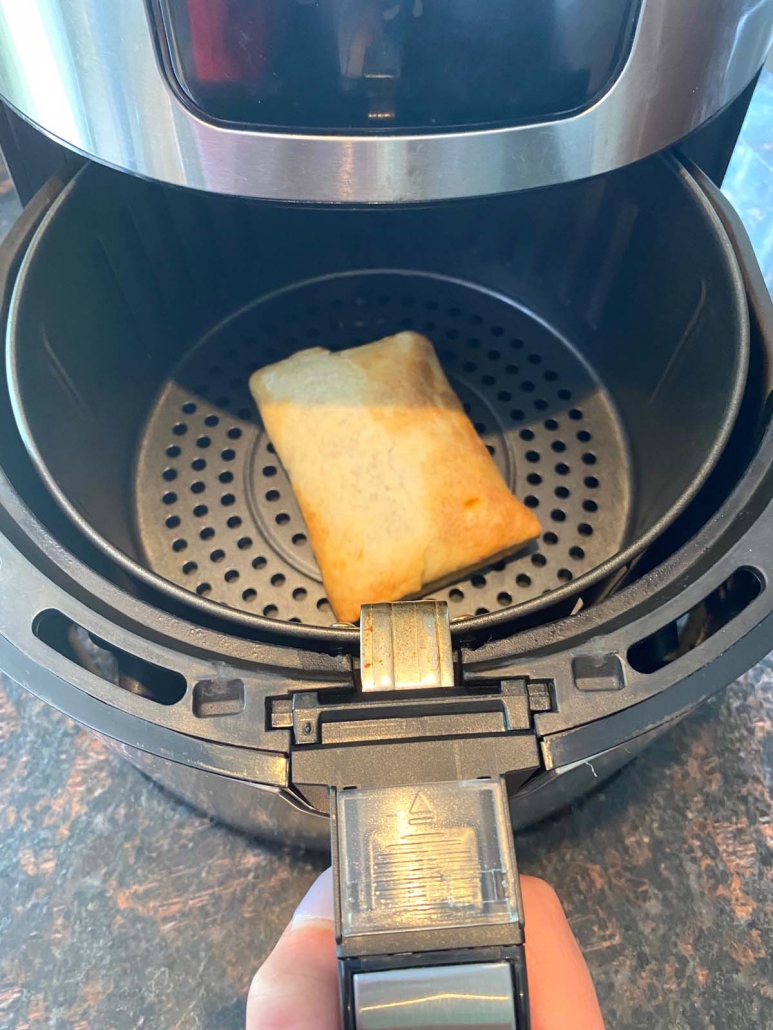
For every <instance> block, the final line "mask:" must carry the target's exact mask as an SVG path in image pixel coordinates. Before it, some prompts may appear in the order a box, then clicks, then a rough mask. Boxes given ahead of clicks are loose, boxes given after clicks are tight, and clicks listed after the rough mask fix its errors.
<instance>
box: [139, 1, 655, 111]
mask: <svg viewBox="0 0 773 1030" xmlns="http://www.w3.org/2000/svg"><path fill="white" fill-rule="evenodd" d="M638 6H639V4H638V0H604V2H603V3H580V4H577V3H573V4H565V3H561V2H560V0H544V2H542V3H535V2H527V3H512V2H511V0H489V2H488V3H486V4H475V3H470V2H469V0H444V2H442V3H437V2H435V0H409V2H407V3H399V2H398V3H392V2H391V0H316V2H314V0H312V2H309V0H159V8H160V20H161V23H162V27H161V30H160V33H159V36H160V38H161V39H162V40H164V41H165V42H166V43H168V45H169V54H170V56H171V65H172V67H173V69H174V74H175V75H176V77H177V79H178V81H179V83H180V85H181V87H182V89H183V90H184V91H185V92H186V93H187V95H188V96H189V98H190V99H191V101H192V102H193V103H194V104H195V105H196V106H197V107H198V108H199V109H200V110H201V111H203V112H204V113H205V114H207V115H209V116H210V117H214V118H217V119H219V120H223V121H229V122H237V123H243V124H248V125H251V126H256V125H259V126H267V127H271V128H284V129H298V128H314V129H323V130H332V131H336V130H352V129H356V130H358V131H363V130H365V131H372V130H382V131H383V130H384V129H387V130H388V129H390V128H392V129H406V128H409V129H415V128H420V129H430V130H438V129H443V128H448V127H460V126H473V125H476V126H477V125H491V124H502V123H508V124H511V123H514V122H521V121H537V120H543V119H545V118H554V117H557V116H560V115H564V114H567V113H569V112H572V111H576V110H578V109H580V108H582V107H584V106H586V105H587V104H589V103H590V102H591V101H592V100H593V99H595V98H596V97H598V96H599V95H600V94H601V93H602V92H603V91H604V90H605V89H606V88H608V86H609V84H610V83H611V82H612V81H613V79H614V76H615V74H616V71H617V69H618V67H619V65H620V63H621V59H622V57H623V56H624V54H625V53H626V52H627V49H628V46H629V44H630V40H631V37H632V34H633V28H634V24H635V15H636V11H637V9H638Z"/></svg>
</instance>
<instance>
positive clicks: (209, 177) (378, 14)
mask: <svg viewBox="0 0 773 1030" xmlns="http://www.w3.org/2000/svg"><path fill="white" fill-rule="evenodd" d="M772 31H773V3H771V2H770V0H762V2H758V0H605V2H604V3H599V2H598V0H578V2H566V0H546V2H545V3H540V4H536V3H530V4H512V3H506V2H504V0H495V2H491V3H487V4H469V3H466V2H463V0H445V2H442V3H441V2H439V0H412V2H406V3H397V4H393V3H391V0H390V2H387V0H321V2H319V3H306V2H304V0H259V2H256V0H228V2H226V0H217V2H212V0H123V2H122V3H121V4H120V7H119V8H116V5H115V4H114V3H113V2H112V0H95V2H93V3H90V4H89V5H88V9H84V7H83V5H82V4H81V3H80V2H78V0H29V2H28V3H25V4H24V5H23V7H20V5H19V4H18V3H17V2H16V0H3V2H2V3H0V95H2V96H3V97H4V99H5V100H6V101H7V102H8V103H9V104H10V105H11V106H12V107H13V108H14V109H15V110H16V111H18V112H20V113H21V114H22V115H23V116H24V117H25V118H27V119H29V120H30V121H31V122H33V123H34V124H35V125H37V126H39V127H40V128H41V129H42V130H43V131H44V132H46V133H47V134H49V135H50V136H52V137H53V138H55V139H57V140H59V141H60V142H62V143H64V144H66V145H67V146H69V147H72V148H73V149H75V150H77V151H78V152H80V153H81V154H84V155H87V156H90V157H94V158H96V159H97V160H98V161H101V162H103V163H105V164H108V165H112V166H113V167H115V168H120V169H123V170H125V171H129V172H133V173H136V174H138V175H142V176H146V177H149V178H153V179H159V180H162V181H164V182H168V183H173V184H175V185H180V186H189V187H193V188H195V189H201V190H208V191H213V192H220V193H231V194H237V195H240V196H250V197H261V198H267V199H273V200H292V201H312V202H333V203H386V202H398V203H400V202H416V201H428V200H442V199H448V198H452V197H470V196H481V195H486V194H495V193H504V192H508V191H512V190H519V189H528V188H533V187H537V186H547V185H551V184H554V183H557V182H564V181H567V180H570V179H578V178H584V177H586V176H590V175H598V174H600V173H603V172H608V171H610V170H612V169H614V168H618V167H621V166H622V165H625V164H629V163H631V162H632V161H636V160H639V159H640V158H642V157H645V156H646V155H648V154H651V153H653V152H654V151H657V150H661V149H663V148H664V147H666V146H669V145H670V144H672V143H674V142H675V141H676V140H678V139H680V138H682V137H684V136H686V135H687V134H688V133H690V132H691V131H692V130H693V129H695V128H697V127H698V126H699V125H701V124H703V123H704V122H705V121H706V120H707V119H709V118H710V117H711V116H712V115H714V114H716V113H717V112H718V111H720V110H721V109H722V108H723V107H724V106H725V105H727V104H728V103H729V102H730V101H732V100H733V99H734V98H735V97H736V96H737V95H738V94H739V93H740V92H741V91H742V90H743V88H744V86H746V84H747V83H748V82H749V81H750V80H751V78H752V77H753V76H754V74H755V73H756V71H757V70H758V69H759V67H760V66H761V64H762V62H763V60H764V58H765V54H766V53H767V51H768V49H769V46H770V42H771V33H772Z"/></svg>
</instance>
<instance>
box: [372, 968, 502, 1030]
mask: <svg viewBox="0 0 773 1030" xmlns="http://www.w3.org/2000/svg"><path fill="white" fill-rule="evenodd" d="M354 1001H355V1011H356V1019H357V1028H358V1030H406V1028H408V1027H416V1028H417V1030H418V1028H421V1027H425V1028H426V1030H430V1028H437V1027H441V1026H442V1027H448V1028H449V1030H468V1028H469V1030H472V1028H473V1027H477V1028H480V1027H486V1028H487V1030H520V1028H519V1026H518V1023H517V1022H516V1016H515V1000H514V997H513V980H512V973H511V969H510V966H509V964H508V963H507V962H488V963H477V964H476V963H470V964H468V965H458V966H437V967H435V968H434V969H392V970H386V971H384V972H379V973H361V974H360V975H358V976H356V977H355V985H354Z"/></svg>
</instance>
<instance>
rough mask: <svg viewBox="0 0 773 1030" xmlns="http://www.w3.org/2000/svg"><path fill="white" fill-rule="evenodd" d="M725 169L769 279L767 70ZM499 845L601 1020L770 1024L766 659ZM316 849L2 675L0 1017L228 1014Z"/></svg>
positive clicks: (628, 1027)
mask: <svg viewBox="0 0 773 1030" xmlns="http://www.w3.org/2000/svg"><path fill="white" fill-rule="evenodd" d="M725 191H726V192H727V194H728V195H729V196H730V198H731V200H732V201H733V202H734V203H735V204H736V206H737V207H738V209H739V210H740V212H741V215H742V217H743V219H744V221H745V223H746V225H747V228H748V229H749V231H750V235H751V237H752V242H753V243H754V245H755V249H756V251H757V254H758V257H759V258H760V262H761V265H762V267H763V272H764V273H765V275H766V279H767V281H768V283H769V285H771V286H773V75H772V74H771V73H770V72H768V71H765V72H764V73H763V76H762V78H761V81H760V86H759V88H758V90H757V94H756V95H755V99H754V102H753V104H752V107H751V109H750V112H749V117H748V119H747V123H746V125H745V126H744V132H743V134H742V137H741V140H740V143H739V147H738V148H737V150H736V154H735V156H734V159H733V163H732V165H731V167H730V170H729V172H728V177H727V180H726V184H725ZM14 203H15V201H14V200H13V198H9V199H7V200H2V201H0V231H1V229H2V225H4V224H8V223H9V222H10V220H11V219H12V217H13V216H14V211H15V209H14V207H13V205H14ZM517 846H518V853H519V858H520V863H521V868H522V870H523V871H524V872H528V873H532V874H535V875H538V876H543V877H545V878H546V879H547V880H549V881H550V882H551V883H552V884H553V885H554V887H555V888H556V890H557V891H558V893H559V895H560V896H561V898H562V900H563V902H564V905H565V907H566V910H567V913H568V915H569V919H570V922H571V925H572V927H573V929H574V931H575V933H576V935H577V937H578V939H579V941H580V944H581V946H582V948H583V950H584V952H585V955H586V958H587V960H588V964H589V966H590V968H591V972H592V974H593V977H594V979H595V982H596V986H597V988H598V993H599V997H600V999H601V1004H602V1008H603V1011H604V1014H605V1017H606V1021H607V1027H608V1030H748V1028H749V1027H763V1028H773V660H771V659H770V658H769V659H768V660H766V661H765V662H763V663H762V664H760V665H759V666H758V667H757V668H756V669H754V670H753V671H752V672H751V673H749V674H748V675H747V676H745V677H744V678H743V679H742V680H740V681H739V682H738V683H736V684H734V685H733V686H732V687H730V688H729V689H728V690H726V691H723V692H722V693H721V694H720V695H718V696H717V697H716V698H715V699H714V700H712V701H711V702H709V703H708V704H706V705H705V706H704V707H703V708H701V709H700V710H699V711H697V712H695V713H694V714H692V715H691V716H690V717H689V718H688V719H686V720H685V721H684V722H683V723H682V724H681V725H679V726H678V727H677V728H676V729H674V730H672V731H671V732H670V733H669V735H668V736H666V737H663V738H661V739H660V740H659V741H657V742H656V743H655V744H653V745H652V747H651V748H650V749H649V750H648V751H647V752H645V753H644V755H643V756H642V757H640V758H639V759H637V760H636V761H635V762H634V763H633V764H632V765H631V766H629V767H628V768H627V769H625V770H624V771H623V772H622V773H620V774H619V775H618V776H617V777H616V778H615V779H614V780H613V781H612V782H610V783H609V784H606V785H604V786H603V787H601V788H600V789H599V790H598V791H597V792H596V793H595V794H593V795H592V796H590V797H588V798H586V799H585V800H584V801H582V802H581V803H579V804H576V805H574V806H573V807H572V808H571V809H568V810H566V811H564V812H562V813H560V814H559V815H557V816H556V817H554V818H553V819H551V820H550V821H548V822H546V823H543V824H541V825H540V826H537V827H534V828H533V829H531V830H529V831H528V832H526V833H524V834H522V835H521V836H520V837H519V839H518V842H517ZM324 864H325V862H324V859H323V858H322V857H320V856H310V855H304V854H301V853H298V852H292V851H288V850H282V849H277V848H271V847H267V846H266V845H264V844H261V843H259V842H257V841H254V840H250V839H247V838H245V837H242V836H239V835H238V834H235V833H233V832H231V831H229V830H228V829H226V828H224V827H222V826H218V825H216V824H214V823H212V822H211V821H209V820H208V819H206V818H204V817H202V816H200V815H198V814H197V813H195V812H193V811H192V810H191V809H189V808H187V807H186V806H184V805H182V804H180V803H178V802H177V801H176V800H175V799H173V798H171V797H170V796H169V795H167V794H165V793H164V792H163V791H162V790H160V789H159V788H158V787H156V786H155V785H154V784H153V783H151V782H150V781H149V780H147V779H145V778H144V777H143V776H142V775H141V774H140V773H138V772H137V771H136V770H135V769H134V768H132V767H131V766H129V765H128V764H127V763H125V762H124V761H122V760H121V759H119V758H116V757H115V756H114V755H112V754H111V753H110V752H108V751H107V750H106V749H105V747H104V746H103V745H102V744H101V743H100V742H99V741H98V740H96V738H94V737H93V736H91V735H90V734H89V733H88V732H86V731H84V730H81V729H79V728H78V727H77V726H75V725H73V724H72V723H71V722H70V721H69V720H67V719H65V718H64V717H62V716H61V715H59V714H58V713H56V712H55V711H53V710H52V709H50V708H47V707H45V706H44V705H42V704H41V703H40V702H38V701H37V700H35V699H34V698H33V697H32V696H30V695H28V694H26V693H25V692H24V691H22V690H21V689H20V688H18V687H17V686H15V685H13V684H11V683H9V682H8V681H6V680H2V678H0V1028H1V1030H6V1028H8V1030H10V1028H14V1030H42V1028H46V1030H48V1028H52V1030H134V1028H139V1027H145V1028H153V1030H236V1028H241V1027H242V1026H243V1020H244V999H245V994H246V990H247V986H248V983H249V980H250V977H251V976H252V973H253V972H254V970H255V968H256V967H257V965H258V964H259V963H260V961H261V960H262V959H263V957H264V956H265V955H266V954H267V952H268V950H269V949H270V947H271V945H272V943H273V942H274V941H275V940H276V938H277V937H278V935H279V934H280V932H281V930H282V928H283V926H284V924H285V923H286V921H287V919H288V918H289V916H290V914H291V912H292V910H293V907H294V905H295V903H296V901H297V900H298V899H299V898H300V896H301V895H302V893H303V892H304V890H305V889H306V887H308V885H309V884H310V883H311V881H312V880H313V879H314V877H315V875H316V874H317V873H318V872H319V871H320V870H321V869H322V868H323V866H324ZM567 1030H581V1028H567Z"/></svg>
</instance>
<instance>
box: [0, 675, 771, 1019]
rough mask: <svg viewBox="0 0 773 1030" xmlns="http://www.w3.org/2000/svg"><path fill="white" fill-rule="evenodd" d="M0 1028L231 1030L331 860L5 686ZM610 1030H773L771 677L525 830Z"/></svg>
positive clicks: (697, 717) (532, 860)
mask: <svg viewBox="0 0 773 1030" xmlns="http://www.w3.org/2000/svg"><path fill="white" fill-rule="evenodd" d="M0 842H1V844H0V884H1V885H2V895H1V897H2V902H0V941H1V942H2V943H0V1027H3V1028H5V1027H8V1028H11V1027H13V1028H15V1030H42V1028H46V1030H48V1028H54V1030H129V1028H135V1027H152V1028H154V1030H177V1028H179V1030H204V1028H206V1030H210V1028H211V1030H236V1028H241V1027H242V1026H243V1020H244V999H245V994H246V990H247V986H248V984H249V981H250V978H251V976H252V973H253V972H254V970H255V968H256V967H257V965H258V964H259V963H260V961H261V960H262V959H263V958H264V956H265V955H266V954H267V952H268V951H269V949H270V948H271V946H272V944H273V942H274V941H275V940H276V938H277V937H278V935H279V934H280V933H281V931H282V929H283V927H284V925H285V923H286V921H287V919H288V918H289V916H290V914H291V912H292V910H293V907H294V905H295V903H296V901H297V900H298V899H299V898H300V896H301V895H302V893H303V892H304V890H305V889H306V887H308V885H309V884H310V883H311V881H312V880H313V878H314V877H315V875H316V874H317V873H318V872H319V871H320V870H321V869H322V868H324V866H325V864H326V860H325V858H324V857H322V856H319V855H309V854H303V853H300V852H296V851H292V850H289V849H281V848H275V847H270V846H266V845H264V844H261V843H260V842H257V841H254V840H250V839H248V838H246V837H243V836H240V835H238V834H236V833H233V832H232V831H230V830H228V829H226V828H225V827H222V826H219V825H217V824H215V823H213V822H211V821H210V820H209V819H207V818H205V817H203V816H200V815H198V814H197V813H196V812H194V811H192V810H191V809H190V808H188V807H186V806H185V805H183V804H180V803H179V802H177V801H176V800H175V799H174V798H172V797H170V796H169V795H168V794H166V793H165V792H164V791H162V790H161V789H160V788H158V787H157V786H155V785H154V784H153V783H151V782H150V781H149V780H147V779H146V778H145V777H144V776H142V774H141V773H139V772H137V771H136V770H135V769H134V768H133V767H132V766H130V765H129V764H128V763H126V762H124V761H123V760H122V759H120V758H117V757H115V756H114V755H113V754H112V753H110V752H109V751H107V749H106V748H105V747H104V745H103V744H102V743H101V742H100V741H99V740H97V739H96V738H95V737H94V736H93V735H92V734H91V733H89V732H88V731H86V730H83V729H80V728H79V727H78V726H76V725H74V724H73V723H72V722H70V721H69V720H68V719H66V718H65V717H63V716H62V715H60V714H59V713H57V712H55V711H53V710H52V709H51V708H48V707H47V706H45V705H43V704H42V703H40V702H39V701H37V700H36V699H35V698H33V697H32V696H31V695H29V694H27V693H26V692H24V691H23V690H22V689H21V688H19V687H17V686H16V685H15V684H11V683H9V682H8V681H2V684H1V686H0ZM517 850H518V855H519V859H520V863H521V868H522V871H524V872H528V873H532V874H535V875H537V876H543V877H545V879H547V880H549V881H550V882H551V883H552V884H553V885H554V887H555V888H556V890H557V891H558V893H559V895H560V896H561V899H562V900H563V902H564V905H565V907H566V909H567V913H568V915H569V920H570V923H571V925H572V927H573V929H574V932H575V933H576V935H577V937H578V939H579V941H580V944H581V946H582V948H583V951H584V952H585V955H586V958H587V960H588V963H589V965H590V968H591V972H592V974H593V977H594V979H595V982H596V986H597V989H598V992H599V997H600V1000H601V1005H602V1008H603V1011H604V1014H605V1017H606V1021H607V1027H608V1030H623V1028H625V1030H645V1028H646V1030H661V1028H662V1030H666V1028H668V1030H688V1028H689V1030H699V1028H706V1030H709V1028H711V1030H735V1028H738V1030H741V1028H743V1030H747V1028H748V1027H750V1026H761V1027H770V1026H773V660H771V659H767V660H766V661H765V662H763V663H762V664H761V665H759V666H758V667H757V668H756V669H754V670H753V671H752V672H751V673H749V674H748V675H747V676H745V677H744V678H743V679H741V680H740V681H739V682H738V683H736V684H734V685H733V686H732V687H730V688H729V689H728V690H726V691H723V692H722V693H721V694H720V695H718V696H717V697H716V698H715V699H714V700H712V701H710V702H709V703H708V704H706V705H704V706H703V707H702V708H701V709H699V710H698V711H696V712H694V713H693V714H692V715H691V716H689V717H688V718H687V719H685V720H684V721H683V722H682V723H681V724H680V725H679V726H678V727H676V728H675V729H674V730H672V731H671V732H670V733H669V734H668V735H667V736H665V737H663V738H661V739H660V740H659V741H657V742H656V743H654V744H653V745H652V746H651V747H650V748H649V750H648V751H646V752H645V753H644V754H643V755H642V756H641V757H640V758H638V759H637V760H636V761H635V762H634V763H633V764H631V765H630V766H629V767H628V768H627V769H625V770H623V771H622V772H621V773H619V774H618V775H617V777H616V778H615V779H613V780H612V781H610V782H609V783H607V784H604V785H603V786H601V787H600V788H599V790H598V791H597V792H596V793H594V794H592V795H591V796H589V797H587V798H586V799H584V800H583V801H581V802H579V803H577V804H575V805H574V806H572V808H570V809H567V810H565V811H564V812H562V813H560V814H559V815H557V816H555V817H554V818H552V819H550V820H548V821H547V822H544V823H542V824H541V825H539V826H536V827H534V828H533V829H531V830H529V831H527V832H525V833H523V834H521V835H520V836H519V837H518V839H517Z"/></svg>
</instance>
